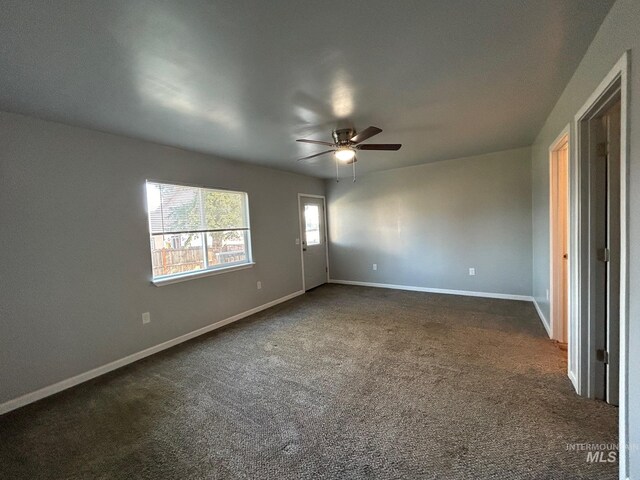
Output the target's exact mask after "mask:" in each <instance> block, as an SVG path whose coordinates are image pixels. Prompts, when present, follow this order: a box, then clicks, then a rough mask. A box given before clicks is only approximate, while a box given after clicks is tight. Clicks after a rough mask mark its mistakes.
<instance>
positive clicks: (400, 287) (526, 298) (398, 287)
mask: <svg viewBox="0 0 640 480" xmlns="http://www.w3.org/2000/svg"><path fill="white" fill-rule="evenodd" d="M329 283H339V284H342V285H358V286H361V287H376V288H390V289H393V290H409V291H412V292H427V293H442V294H445V295H464V296H466V297H483V298H499V299H502V300H521V301H524V302H532V301H533V297H530V296H528V295H512V294H509V293H489V292H472V291H467V290H447V289H443V288H428V287H413V286H410V285H392V284H390V283H371V282H356V281H353V280H334V279H330V280H329Z"/></svg>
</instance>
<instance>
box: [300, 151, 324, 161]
mask: <svg viewBox="0 0 640 480" xmlns="http://www.w3.org/2000/svg"><path fill="white" fill-rule="evenodd" d="M331 152H333V150H325V151H324V152H320V153H316V154H314V155H309V156H308V157H302V158H299V159H298V161H299V162H300V161H302V160H309V159H310V158H314V157H319V156H320V155H324V154H325V153H331Z"/></svg>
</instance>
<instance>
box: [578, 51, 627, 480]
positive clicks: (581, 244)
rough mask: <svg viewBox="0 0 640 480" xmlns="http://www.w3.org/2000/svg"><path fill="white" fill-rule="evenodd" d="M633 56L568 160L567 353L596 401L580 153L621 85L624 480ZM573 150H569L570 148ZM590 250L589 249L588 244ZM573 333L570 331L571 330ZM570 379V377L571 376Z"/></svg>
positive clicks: (614, 73)
mask: <svg viewBox="0 0 640 480" xmlns="http://www.w3.org/2000/svg"><path fill="white" fill-rule="evenodd" d="M630 58H631V57H630V55H629V53H628V52H625V53H624V54H623V55H622V57H621V58H620V60H618V62H617V63H616V64H615V66H614V67H613V68H612V69H611V71H610V72H609V73H608V74H607V75H606V77H605V78H604V80H602V82H601V83H600V85H598V87H597V88H596V89H595V91H594V92H593V93H592V94H591V96H590V97H589V99H588V100H587V101H586V102H585V104H584V105H583V106H582V108H581V109H580V110H579V111H578V113H576V115H575V117H574V122H573V128H574V138H575V139H576V140H575V141H574V142H572V143H573V149H572V150H573V155H570V159H571V162H570V167H569V177H570V184H569V188H570V197H569V202H570V205H571V206H570V238H569V240H570V242H569V243H570V245H569V259H570V260H571V259H576V261H574V262H570V264H569V265H570V278H569V284H570V288H569V290H570V294H569V321H570V324H572V325H573V327H575V331H576V332H577V336H576V337H575V338H572V339H571V343H570V345H569V349H570V351H571V349H575V350H576V351H577V356H578V360H579V361H578V362H577V364H576V365H575V366H576V370H577V371H576V374H577V375H576V378H575V379H573V378H572V381H574V384H575V386H576V390H577V391H578V393H579V394H581V395H583V396H586V397H589V398H593V397H594V392H595V385H594V382H595V378H594V365H595V361H596V360H595V338H594V332H595V322H594V321H593V319H592V318H591V315H590V310H589V309H590V299H589V298H588V296H589V295H588V293H587V292H588V290H586V289H584V290H583V286H586V285H587V283H586V282H588V281H589V272H588V271H587V264H584V265H581V264H583V263H584V260H585V258H586V255H587V254H588V252H585V242H588V235H589V225H588V222H587V221H586V219H585V218H582V214H583V212H582V210H581V206H582V205H583V202H587V201H588V200H589V198H588V193H589V190H588V185H586V184H585V181H584V178H583V177H584V175H585V172H584V165H583V164H584V163H585V161H588V159H585V158H584V152H583V151H581V145H582V143H583V142H582V140H583V139H581V135H582V133H581V124H582V121H583V120H585V119H588V118H589V117H590V114H591V112H592V110H593V109H594V108H595V107H596V106H597V105H598V103H599V102H600V101H601V100H603V98H604V97H605V95H607V94H609V91H610V88H611V87H612V86H613V85H615V84H616V82H618V81H619V82H620V103H621V112H620V116H621V124H620V127H621V129H620V130H621V134H620V346H619V348H620V395H619V397H620V398H619V444H620V451H619V465H620V478H621V479H624V478H626V477H627V472H628V467H629V465H628V456H627V451H626V448H625V446H626V445H628V444H629V434H628V428H627V425H628V421H629V410H628V408H629V406H628V386H629V360H628V359H629V357H628V349H629V340H628V331H629V306H628V305H629V302H628V296H629V273H628V262H629V242H628V236H629V232H628V221H629V207H628V205H629V195H628V171H629V160H628V158H629V141H628V138H629V136H628V128H629V122H628V112H629V110H628V102H629V82H628V71H629V62H630ZM570 147H571V144H570ZM587 245H588V243H587ZM570 330H572V328H570ZM570 376H571V375H570Z"/></svg>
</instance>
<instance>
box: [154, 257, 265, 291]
mask: <svg viewBox="0 0 640 480" xmlns="http://www.w3.org/2000/svg"><path fill="white" fill-rule="evenodd" d="M255 264H256V263H255V262H249V263H243V264H241V265H231V266H229V267H222V268H215V269H214V268H212V269H210V270H200V271H198V272H191V273H185V274H182V275H173V276H171V277H165V278H156V279H154V280H151V283H152V284H153V285H155V286H156V287H162V286H164V285H171V284H172V283H179V282H186V281H188V280H195V279H196V278H202V277H210V276H212V275H220V274H222V273H228V272H235V271H236V270H244V269H246V268H252V267H253V266H254V265H255Z"/></svg>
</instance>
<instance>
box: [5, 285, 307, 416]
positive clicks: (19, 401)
mask: <svg viewBox="0 0 640 480" xmlns="http://www.w3.org/2000/svg"><path fill="white" fill-rule="evenodd" d="M303 293H304V290H299V291H297V292H294V293H291V294H289V295H286V296H284V297H282V298H278V299H276V300H273V301H271V302H268V303H265V304H264V305H260V306H258V307H255V308H252V309H251V310H247V311H246V312H242V313H238V314H237V315H234V316H232V317H229V318H225V319H224V320H220V321H218V322H215V323H212V324H211V325H207V326H206V327H202V328H199V329H197V330H194V331H192V332H189V333H186V334H184V335H181V336H179V337H177V338H174V339H172V340H167V341H166V342H163V343H161V344H159V345H156V346H154V347H150V348H147V349H145V350H142V351H140V352H137V353H133V354H131V355H128V356H126V357H124V358H121V359H119V360H115V361H113V362H111V363H107V364H106V365H102V366H101V367H97V368H94V369H93V370H89V371H88V372H84V373H81V374H79V375H76V376H75V377H71V378H68V379H66V380H62V381H60V382H57V383H54V384H53V385H49V386H47V387H44V388H41V389H39V390H36V391H35V392H31V393H27V394H25V395H22V396H21V397H18V398H14V399H13V400H9V401H7V402H5V403H2V404H0V415H2V414H4V413H7V412H10V411H11V410H15V409H16V408H20V407H23V406H25V405H28V404H29V403H33V402H35V401H37V400H40V399H42V398H45V397H48V396H50V395H53V394H55V393H58V392H61V391H63V390H66V389H67V388H71V387H73V386H75V385H78V384H80V383H83V382H86V381H87V380H91V379H93V378H96V377H99V376H100V375H104V374H105V373H108V372H111V371H113V370H116V369H117V368H120V367H124V366H125V365H129V364H130V363H133V362H135V361H137V360H141V359H143V358H145V357H148V356H149V355H153V354H154V353H158V352H161V351H162V350H166V349H167V348H171V347H173V346H175V345H178V344H180V343H182V342H186V341H187V340H191V339H192V338H195V337H198V336H200V335H203V334H205V333H208V332H211V331H212V330H215V329H217V328H220V327H223V326H225V325H228V324H230V323H233V322H235V321H238V320H240V319H243V318H245V317H248V316H249V315H253V314H254V313H258V312H260V311H262V310H266V309H267V308H270V307H273V306H275V305H278V304H279V303H282V302H286V301H287V300H291V299H292V298H294V297H297V296H299V295H302V294H303Z"/></svg>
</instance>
